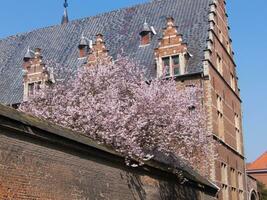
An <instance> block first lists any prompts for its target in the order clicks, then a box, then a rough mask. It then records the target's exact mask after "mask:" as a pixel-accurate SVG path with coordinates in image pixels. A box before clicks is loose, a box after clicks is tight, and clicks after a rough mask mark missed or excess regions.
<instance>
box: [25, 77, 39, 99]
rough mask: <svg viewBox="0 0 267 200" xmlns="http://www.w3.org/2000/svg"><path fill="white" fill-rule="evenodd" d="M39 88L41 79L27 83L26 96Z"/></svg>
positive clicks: (31, 94)
mask: <svg viewBox="0 0 267 200" xmlns="http://www.w3.org/2000/svg"><path fill="white" fill-rule="evenodd" d="M40 89H41V81H39V82H36V83H29V85H28V97H30V96H33V95H34V94H35V93H36V91H38V90H40Z"/></svg>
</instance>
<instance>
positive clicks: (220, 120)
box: [217, 95, 224, 139]
mask: <svg viewBox="0 0 267 200" xmlns="http://www.w3.org/2000/svg"><path fill="white" fill-rule="evenodd" d="M217 115H218V116H217V117H218V121H217V123H218V136H219V137H220V138H221V139H224V123H223V103H222V98H221V97H220V96H219V95H217Z"/></svg>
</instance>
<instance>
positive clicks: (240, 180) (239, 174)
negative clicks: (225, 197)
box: [238, 172, 244, 190]
mask: <svg viewBox="0 0 267 200" xmlns="http://www.w3.org/2000/svg"><path fill="white" fill-rule="evenodd" d="M238 188H239V189H240V190H243V189H244V182H243V174H242V173H241V172H238Z"/></svg>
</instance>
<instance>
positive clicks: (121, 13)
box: [0, 0, 211, 104]
mask: <svg viewBox="0 0 267 200" xmlns="http://www.w3.org/2000/svg"><path fill="white" fill-rule="evenodd" d="M210 3H211V0H160V1H158V0H157V1H156V0H154V1H152V2H149V3H145V4H140V5H137V6H133V7H129V8H125V9H120V10H116V11H113V12H109V13H104V14H101V15H97V16H94V17H88V18H84V19H79V20H74V21H70V22H69V23H67V24H64V25H56V26H52V27H47V28H42V29H37V30H34V31H31V32H28V33H24V34H20V35H15V36H10V37H8V38H6V39H3V40H0V94H1V95H0V102H1V103H4V104H16V103H20V102H21V101H22V98H23V71H22V64H23V57H24V55H25V53H26V52H27V49H28V47H29V46H30V47H32V48H40V49H42V55H43V59H44V61H46V60H50V61H51V60H52V61H53V62H56V63H59V64H60V65H61V66H64V67H66V68H76V67H79V66H80V65H82V64H83V62H84V60H82V59H78V58H79V53H78V44H79V41H80V38H81V35H82V33H83V34H84V35H85V36H86V37H87V38H89V39H92V40H93V39H95V35H96V34H98V33H101V34H103V35H104V37H105V42H106V45H107V49H108V50H109V54H110V55H111V56H113V57H116V55H118V54H125V55H128V56H129V57H131V58H134V59H136V60H137V61H138V62H140V63H141V64H142V65H143V66H145V68H146V72H147V76H148V77H154V76H156V68H155V59H154V49H155V48H156V47H157V46H158V40H159V38H160V37H161V34H162V29H163V28H164V27H165V26H166V18H167V17H169V16H171V17H173V18H174V20H175V24H176V25H177V29H178V32H179V33H181V34H182V35H183V41H184V42H185V43H187V44H188V51H189V52H190V54H192V55H193V58H192V59H190V62H189V63H188V68H187V72H188V73H196V72H201V71H202V68H203V67H202V60H203V59H204V50H205V49H206V40H207V38H208V29H209V21H208V19H209V18H208V13H209V5H210ZM145 20H146V21H147V23H148V24H149V25H151V26H153V27H154V29H155V30H156V32H157V34H156V35H155V36H154V37H153V39H152V41H151V44H150V45H147V46H144V47H140V35H139V33H140V31H141V30H142V28H143V24H144V21H145Z"/></svg>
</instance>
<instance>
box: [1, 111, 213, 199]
mask: <svg viewBox="0 0 267 200" xmlns="http://www.w3.org/2000/svg"><path fill="white" fill-rule="evenodd" d="M1 108H4V111H3V109H2V110H1ZM1 112H2V113H3V112H4V113H6V115H8V116H9V118H8V117H7V116H6V115H5V116H3V115H1ZM10 116H12V117H11V118H12V119H10ZM13 116H14V117H13ZM31 123H32V124H34V126H38V127H34V126H32V125H31V126H29V124H31ZM25 124H27V125H25ZM153 162H154V161H151V163H150V164H145V165H144V166H142V167H139V168H133V167H127V166H126V165H125V163H124V158H123V157H121V156H120V155H119V154H117V153H116V152H113V151H112V150H110V149H107V147H104V146H101V145H98V144H96V143H94V142H92V141H91V140H90V139H89V138H87V137H85V136H81V135H78V134H74V133H72V132H69V131H67V130H64V129H61V128H59V127H56V126H54V125H51V124H48V123H47V122H40V121H38V120H37V119H34V118H29V117H25V116H24V115H21V114H20V113H18V112H17V111H15V110H13V109H7V108H5V107H1V106H0V199H1V200H2V199H3V200H9V199H12V200H13V199H18V200H37V199H38V200H39V199H40V200H48V199H49V200H54V199H56V200H61V199H62V200H68V199H69V200H75V199H77V200H89V199H90V200H91V199H94V200H96V199H97V200H102V199H103V200H104V199H105V200H108V199H109V200H120V199H121V200H126V199H129V200H137V199H140V200H141V199H142V200H145V199H148V200H150V199H151V200H157V199H166V200H169V199H181V200H182V199H187V200H188V199H190V200H194V199H203V200H204V199H205V200H209V199H213V196H214V195H215V194H216V189H215V188H214V187H213V186H211V185H209V186H208V184H209V183H208V182H205V179H202V178H199V177H193V176H194V175H193V174H192V173H191V175H190V176H189V177H188V180H189V181H188V182H186V183H185V184H180V182H179V181H178V180H177V177H176V175H174V174H173V173H171V171H166V170H165V169H164V167H162V166H164V165H160V164H159V165H158V164H157V165H155V164H153ZM155 163H156V162H155ZM166 169H167V168H166ZM183 173H184V174H185V175H184V176H185V177H186V176H187V175H186V172H185V171H183ZM190 177H191V178H190ZM192 177H193V178H192ZM203 181H204V182H203ZM205 183H206V184H205Z"/></svg>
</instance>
